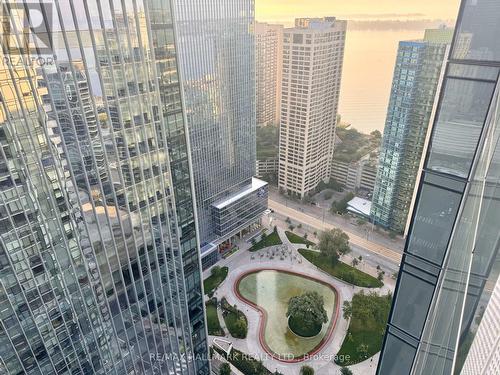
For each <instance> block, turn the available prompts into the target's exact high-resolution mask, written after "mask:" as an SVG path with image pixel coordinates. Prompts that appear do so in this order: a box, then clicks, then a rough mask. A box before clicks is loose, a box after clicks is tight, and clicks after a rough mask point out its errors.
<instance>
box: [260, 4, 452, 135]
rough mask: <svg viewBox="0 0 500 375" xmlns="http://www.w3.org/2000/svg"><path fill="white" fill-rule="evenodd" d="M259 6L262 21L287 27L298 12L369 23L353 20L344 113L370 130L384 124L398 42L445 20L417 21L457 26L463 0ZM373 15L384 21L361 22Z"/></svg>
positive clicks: (344, 77)
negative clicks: (456, 21) (461, 0)
mask: <svg viewBox="0 0 500 375" xmlns="http://www.w3.org/2000/svg"><path fill="white" fill-rule="evenodd" d="M255 7H256V19H257V20H258V21H264V22H279V23H282V24H285V26H291V25H293V20H294V18H295V17H313V16H315V17H322V16H336V17H339V18H344V19H350V20H359V21H361V24H365V27H364V28H360V27H359V25H356V24H355V23H354V22H351V23H350V24H348V30H347V35H346V45H345V55H344V67H343V71H342V86H341V89H340V102H339V113H340V114H341V116H342V119H343V120H344V121H345V122H349V123H351V124H352V126H353V127H355V128H357V129H358V130H360V131H363V132H365V133H368V132H370V131H372V130H375V129H378V130H380V131H382V130H383V129H384V125H385V118H386V113H387V104H388V102H389V94H390V91H391V81H392V75H393V71H394V62H395V59H396V52H397V49H398V42H399V41H401V40H408V39H420V38H422V37H423V35H424V29H425V28H426V27H436V26H438V25H439V24H440V23H441V22H416V21H421V20H429V19H432V20H436V19H440V20H443V21H448V22H446V23H447V24H449V25H453V24H454V21H453V20H454V19H455V18H456V16H457V14H458V7H459V0H255ZM372 20H380V22H375V23H376V24H377V26H378V28H375V29H374V28H373V27H374V24H373V23H366V22H362V21H372ZM391 20H392V22H391ZM394 20H400V21H405V20H409V21H411V22H400V23H395V22H394ZM384 21H385V22H384ZM358 24H359V22H358ZM356 26H358V27H356Z"/></svg>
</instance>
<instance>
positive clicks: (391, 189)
mask: <svg viewBox="0 0 500 375" xmlns="http://www.w3.org/2000/svg"><path fill="white" fill-rule="evenodd" d="M452 35H453V32H452V30H451V29H448V28H439V29H433V30H427V31H426V32H425V37H424V39H423V40H421V41H402V42H400V43H399V48H398V53H397V57H396V65H395V68H394V76H393V81H392V89H391V96H390V99H389V107H388V111H387V118H386V122H385V129H384V135H383V139H382V146H381V150H380V157H379V166H378V172H377V179H376V182H375V188H374V194H373V202H372V209H371V217H372V220H373V222H374V223H375V224H378V225H381V226H383V227H385V228H388V229H390V230H392V231H395V232H399V233H402V232H403V231H404V230H405V227H406V222H407V218H408V212H409V210H410V205H411V202H412V197H413V193H414V189H415V181H416V179H417V174H418V170H419V168H420V161H421V158H422V152H423V149H424V144H425V140H426V136H427V130H428V127H429V121H430V118H431V114H432V109H433V107H434V102H435V99H434V98H435V93H436V90H437V87H438V83H439V80H440V76H441V71H442V67H443V62H444V59H445V57H446V54H447V51H448V45H449V43H451V37H452ZM426 38H429V39H426Z"/></svg>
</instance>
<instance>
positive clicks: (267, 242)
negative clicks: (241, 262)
mask: <svg viewBox="0 0 500 375" xmlns="http://www.w3.org/2000/svg"><path fill="white" fill-rule="evenodd" d="M282 243H283V242H281V240H280V236H279V235H278V233H277V232H272V233H270V234H268V235H267V236H266V238H264V239H263V240H260V241H259V242H257V243H256V244H255V245H253V246H252V247H251V248H250V251H257V250H260V249H263V248H265V247H268V246H274V245H281V244H282Z"/></svg>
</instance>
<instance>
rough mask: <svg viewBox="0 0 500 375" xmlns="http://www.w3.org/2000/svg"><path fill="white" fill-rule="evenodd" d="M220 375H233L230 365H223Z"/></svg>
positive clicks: (220, 368)
mask: <svg viewBox="0 0 500 375" xmlns="http://www.w3.org/2000/svg"><path fill="white" fill-rule="evenodd" d="M219 375H231V366H229V363H223V364H222V365H221V366H220V367H219Z"/></svg>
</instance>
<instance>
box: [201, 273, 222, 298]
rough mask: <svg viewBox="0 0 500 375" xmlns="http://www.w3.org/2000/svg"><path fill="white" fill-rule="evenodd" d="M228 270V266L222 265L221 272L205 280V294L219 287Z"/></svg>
mask: <svg viewBox="0 0 500 375" xmlns="http://www.w3.org/2000/svg"><path fill="white" fill-rule="evenodd" d="M227 271H228V269H227V267H222V268H221V269H220V273H219V274H217V275H211V276H209V277H207V278H206V279H205V280H203V288H204V289H205V294H208V295H210V294H211V293H213V292H214V291H215V289H217V287H218V286H219V285H220V284H221V283H222V282H223V281H224V280H225V279H226V277H227Z"/></svg>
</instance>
